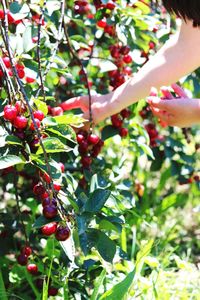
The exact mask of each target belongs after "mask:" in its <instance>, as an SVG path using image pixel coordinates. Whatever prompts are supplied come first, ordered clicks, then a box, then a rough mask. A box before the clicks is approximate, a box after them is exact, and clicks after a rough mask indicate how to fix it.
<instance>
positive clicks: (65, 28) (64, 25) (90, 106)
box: [63, 22, 93, 130]
mask: <svg viewBox="0 0 200 300" xmlns="http://www.w3.org/2000/svg"><path fill="white" fill-rule="evenodd" d="M63 28H64V33H65V38H66V40H67V44H68V47H69V51H70V53H71V55H72V56H73V57H74V58H75V60H76V61H77V62H78V64H79V66H80V67H81V70H82V71H83V74H84V77H85V80H86V85H87V91H88V98H89V121H90V127H91V128H90V130H92V122H93V118H92V97H91V93H90V86H89V81H88V76H87V72H86V70H85V68H84V66H83V63H82V61H81V59H80V58H79V57H78V54H77V53H76V51H75V50H74V48H73V46H72V44H71V41H70V37H69V35H68V32H67V26H66V24H65V23H64V22H63Z"/></svg>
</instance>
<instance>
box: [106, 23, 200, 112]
mask: <svg viewBox="0 0 200 300" xmlns="http://www.w3.org/2000/svg"><path fill="white" fill-rule="evenodd" d="M184 26H186V25H185V24H184V25H183V26H182V27H183V28H182V29H181V32H180V33H179V34H177V36H174V37H173V38H171V39H170V40H169V41H168V42H167V43H166V44H165V45H164V46H163V47H162V48H161V49H160V50H159V51H158V53H157V54H156V55H155V56H154V57H152V58H151V59H150V60H149V61H148V62H147V63H146V64H145V65H144V66H143V67H142V68H141V69H140V71H139V72H138V73H137V74H136V75H135V77H134V78H131V79H130V80H129V81H128V82H126V83H125V84H123V85H122V86H120V87H119V88H118V89H116V90H115V91H114V92H113V93H112V94H111V95H110V96H111V97H110V104H111V107H112V110H113V113H116V112H118V111H120V110H121V109H123V108H124V107H126V106H129V105H130V104H132V103H134V102H136V101H138V100H140V99H142V98H144V97H146V96H148V95H149V92H150V89H151V87H156V88H160V87H161V86H162V85H169V84H171V83H173V82H176V81H177V80H179V79H180V78H181V77H183V76H185V75H187V74H188V73H190V72H192V71H193V70H195V69H196V68H197V67H198V66H199V65H200V55H199V53H200V47H199V43H198V42H200V38H199V39H197V41H196V39H195V36H190V31H191V28H189V29H188V27H189V26H188V25H187V26H186V27H185V28H184ZM194 30H198V32H196V33H195V34H197V36H198V37H199V36H200V30H199V29H192V32H193V31H194ZM195 44H196V45H195Z"/></svg>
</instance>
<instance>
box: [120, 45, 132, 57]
mask: <svg viewBox="0 0 200 300" xmlns="http://www.w3.org/2000/svg"><path fill="white" fill-rule="evenodd" d="M129 52H130V47H129V46H123V47H121V49H120V53H121V54H122V55H127V54H128V53H129Z"/></svg>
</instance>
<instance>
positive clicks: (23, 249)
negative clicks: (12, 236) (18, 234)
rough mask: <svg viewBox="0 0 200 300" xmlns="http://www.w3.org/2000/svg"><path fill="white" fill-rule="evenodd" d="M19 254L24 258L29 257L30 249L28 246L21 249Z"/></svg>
mask: <svg viewBox="0 0 200 300" xmlns="http://www.w3.org/2000/svg"><path fill="white" fill-rule="evenodd" d="M21 253H22V254H24V255H26V256H30V255H31V254H32V249H31V247H29V246H25V247H23V248H22V250H21Z"/></svg>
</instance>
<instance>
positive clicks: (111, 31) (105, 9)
mask: <svg viewBox="0 0 200 300" xmlns="http://www.w3.org/2000/svg"><path fill="white" fill-rule="evenodd" d="M114 2H115V1H108V3H106V4H103V3H102V1H101V0H97V1H94V5H95V7H96V10H101V12H102V16H103V18H102V19H101V20H99V21H97V26H98V27H99V28H102V29H103V30H104V33H107V34H108V35H110V36H115V34H116V30H115V25H114V24H109V22H108V20H107V18H108V17H110V15H111V13H112V11H113V10H114V9H115V7H116V4H115V3H114Z"/></svg>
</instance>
